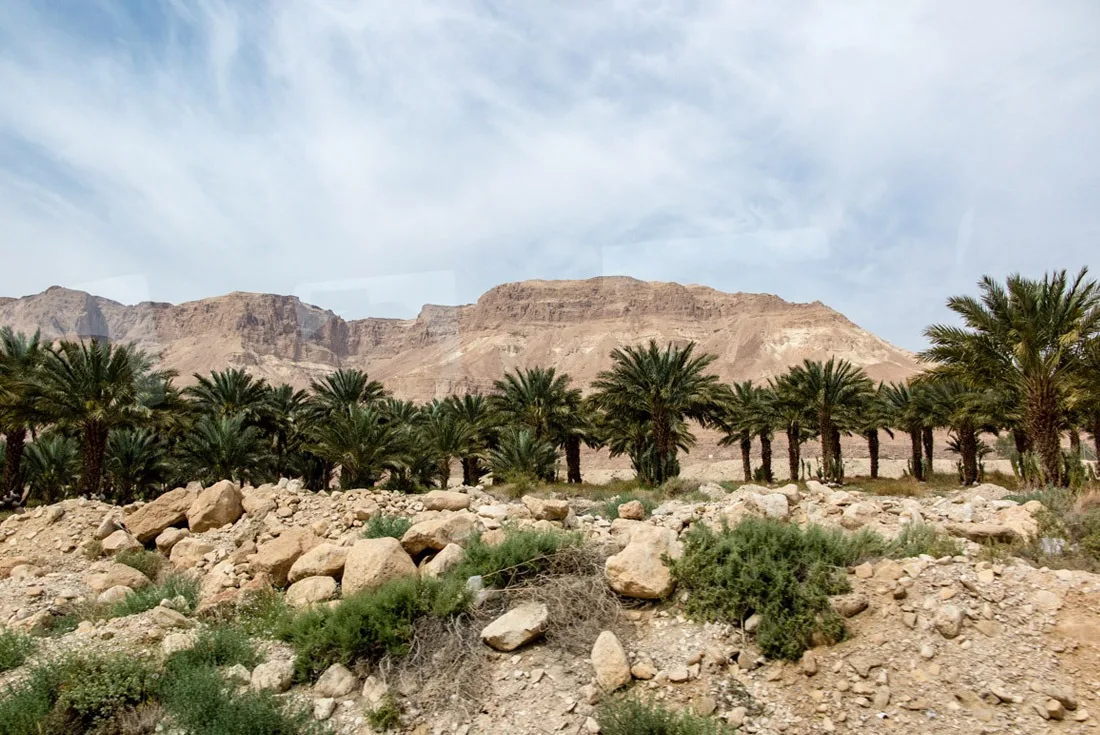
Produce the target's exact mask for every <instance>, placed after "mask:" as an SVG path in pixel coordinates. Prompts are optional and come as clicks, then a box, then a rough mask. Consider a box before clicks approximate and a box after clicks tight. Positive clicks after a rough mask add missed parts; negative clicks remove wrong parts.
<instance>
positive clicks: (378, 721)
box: [367, 694, 401, 732]
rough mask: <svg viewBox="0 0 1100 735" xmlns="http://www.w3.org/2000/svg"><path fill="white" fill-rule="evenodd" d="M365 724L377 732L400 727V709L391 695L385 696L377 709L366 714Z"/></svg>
mask: <svg viewBox="0 0 1100 735" xmlns="http://www.w3.org/2000/svg"><path fill="white" fill-rule="evenodd" d="M367 723H368V724H370V726H371V727H373V728H374V729H375V730H377V731H379V732H386V731H388V730H396V729H397V728H399V727H401V708H400V707H399V706H398V704H397V700H396V699H394V698H393V695H392V694H387V695H386V697H385V698H384V699H383V700H382V702H381V703H380V704H379V705H378V706H377V707H375V708H374V709H372V710H371V711H370V712H368V713H367Z"/></svg>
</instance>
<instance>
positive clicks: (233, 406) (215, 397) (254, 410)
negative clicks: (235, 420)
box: [183, 368, 269, 425]
mask: <svg viewBox="0 0 1100 735" xmlns="http://www.w3.org/2000/svg"><path fill="white" fill-rule="evenodd" d="M193 377H194V378H195V384H194V385H191V386H188V387H187V388H184V389H183V394H184V395H185V396H187V397H188V398H190V399H191V400H192V401H193V403H194V405H195V407H196V408H198V410H199V412H200V413H202V414H205V415H207V416H212V417H215V418H219V417H228V416H241V417H242V418H243V419H244V422H245V423H246V424H250V425H255V424H257V423H259V422H260V419H261V418H262V416H263V415H264V412H265V411H266V410H267V403H268V397H269V387H268V385H267V381H265V380H263V379H262V378H254V377H252V376H251V375H249V374H248V373H247V372H245V371H244V370H241V369H240V368H228V369H226V370H220V371H218V370H212V371H211V372H210V375H209V377H207V376H204V375H199V374H198V373H195V374H194V376H193Z"/></svg>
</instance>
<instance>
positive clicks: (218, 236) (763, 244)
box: [0, 0, 1100, 347]
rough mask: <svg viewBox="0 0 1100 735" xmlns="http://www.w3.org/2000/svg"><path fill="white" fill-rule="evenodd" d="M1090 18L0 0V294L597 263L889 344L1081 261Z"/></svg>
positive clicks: (1040, 5)
mask: <svg viewBox="0 0 1100 735" xmlns="http://www.w3.org/2000/svg"><path fill="white" fill-rule="evenodd" d="M123 5H128V6H131V7H130V9H129V10H124V9H122V6H123ZM1098 27H1100V6H1097V5H1096V3H1094V2H1090V0H1081V1H1080V2H1077V1H1074V0H1066V1H1065V2H1059V3H1046V2H1026V1H1025V2H1018V3H1007V4H1006V3H1002V2H992V1H989V0H973V1H972V2H967V3H957V2H940V1H935V0H926V1H924V2H911V3H889V4H883V3H879V2H870V1H868V2H857V1H855V0H853V1H851V2H842V3H837V2H832V1H830V0H823V1H822V2H783V1H780V2H769V3H759V2H727V1H721V0H713V1H712V0H686V1H685V2H667V1H664V0H603V1H601V2H573V1H572V0H566V1H565V2H560V3H509V2H488V1H483V2H475V1H467V0H447V1H446V2H443V1H442V0H440V1H438V2H427V1H425V0H405V1H404V2H401V3H376V2H358V1H355V0H346V1H344V0H339V1H338V0H312V2H277V1H276V0H271V1H270V2H247V3H246V2H238V1H231V0H202V2H183V1H182V0H161V1H160V2H153V1H152V0H150V2H148V3H145V2H142V3H136V2H135V3H127V4H123V3H116V2H111V0H80V1H79V2H77V1H76V0H68V1H67V2H62V1H61V0H53V1H51V2H46V1H44V0H13V1H12V2H5V3H2V4H0V89H2V90H3V93H2V94H0V223H2V225H3V227H2V230H0V232H2V234H0V241H2V248H3V255H4V258H3V263H4V266H3V268H0V294H4V295H20V294H24V293H30V292H34V291H38V290H41V289H42V288H45V287H46V286H48V285H51V284H54V283H60V284H63V285H70V286H85V287H88V288H90V290H95V291H98V292H99V293H101V294H103V295H106V296H111V297H116V298H120V299H121V300H131V301H132V300H139V299H145V298H152V299H155V300H165V301H181V300H186V299H191V298H200V297H203V296H210V295H215V294H219V293H224V292H226V291H230V290H255V291H271V292H281V293H299V294H300V295H302V296H303V297H307V298H309V299H310V300H312V301H314V302H315V303H318V304H319V305H321V306H327V307H330V308H333V309H335V310H337V311H340V312H341V313H342V314H344V315H346V316H351V317H355V316H363V315H366V314H372V313H382V314H387V315H388V314H393V315H404V314H408V313H414V312H415V308H416V307H417V306H419V304H420V303H422V302H424V301H432V302H448V301H450V302H454V301H465V300H470V299H473V298H476V296H477V295H478V294H479V293H480V292H481V291H482V290H484V289H485V288H487V287H490V286H492V285H495V284H496V283H498V282H501V281H506V280H518V279H523V278H573V277H587V276H593V275H600V274H627V275H635V276H638V277H642V278H652V279H661V280H679V281H685V282H697V283H705V284H708V285H711V286H715V287H717V288H722V289H725V290H743V291H768V292H772V293H777V294H779V295H780V296H783V297H784V298H787V299H791V300H800V301H807V300H815V299H819V300H822V301H825V302H826V303H829V304H830V305H832V306H834V307H836V308H838V309H840V310H842V311H844V312H845V313H846V314H848V315H849V316H850V317H851V318H853V319H854V320H855V321H857V322H858V323H860V324H861V325H863V326H864V327H866V328H868V329H871V330H872V331H876V332H878V333H879V334H881V335H882V336H884V337H886V338H888V339H891V340H892V341H895V342H897V343H899V344H901V345H904V346H909V347H918V346H920V344H921V337H920V329H921V328H922V327H923V326H924V325H925V324H926V323H928V322H929V321H931V320H935V319H942V318H944V311H943V306H942V305H943V301H944V299H945V298H946V297H947V296H948V295H950V294H952V293H956V292H959V291H965V290H970V289H972V288H973V283H974V281H975V280H976V279H977V278H978V277H979V276H980V275H981V274H982V273H994V274H1004V273H1007V272H1010V271H1014V270H1023V271H1027V272H1034V273H1041V272H1042V271H1044V270H1049V269H1053V268H1061V267H1068V268H1073V269H1076V268H1078V267H1080V266H1081V265H1084V264H1090V265H1100V264H1097V262H1096V254H1095V253H1096V252H1097V245H1096V243H1097V241H1098V235H1100V173H1098V167H1097V165H1096V164H1097V161H1100V126H1098V125H1097V124H1096V121H1097V120H1098V119H1100V44H1097V43H1096V40H1095V38H1096V36H1095V31H1096V29H1097V28H1098ZM1098 275H1100V273H1098Z"/></svg>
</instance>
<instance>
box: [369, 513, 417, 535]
mask: <svg viewBox="0 0 1100 735" xmlns="http://www.w3.org/2000/svg"><path fill="white" fill-rule="evenodd" d="M410 528H412V519H410V518H406V517H405V516H385V515H377V516H374V517H372V518H371V519H370V520H369V521H367V526H366V528H364V529H363V538H385V537H387V536H388V537H390V538H395V539H398V540H401V537H402V536H404V535H405V532H406V531H408V530H409V529H410Z"/></svg>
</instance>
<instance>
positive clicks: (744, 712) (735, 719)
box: [726, 480, 824, 728]
mask: <svg viewBox="0 0 1100 735" xmlns="http://www.w3.org/2000/svg"><path fill="white" fill-rule="evenodd" d="M811 482H812V480H811ZM822 487H824V486H822ZM748 714H749V710H748V709H747V708H745V707H734V708H733V709H731V710H730V711H729V714H727V715H726V722H727V723H728V724H729V726H730V727H732V728H739V727H741V726H742V725H744V724H745V718H746V717H748Z"/></svg>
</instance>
